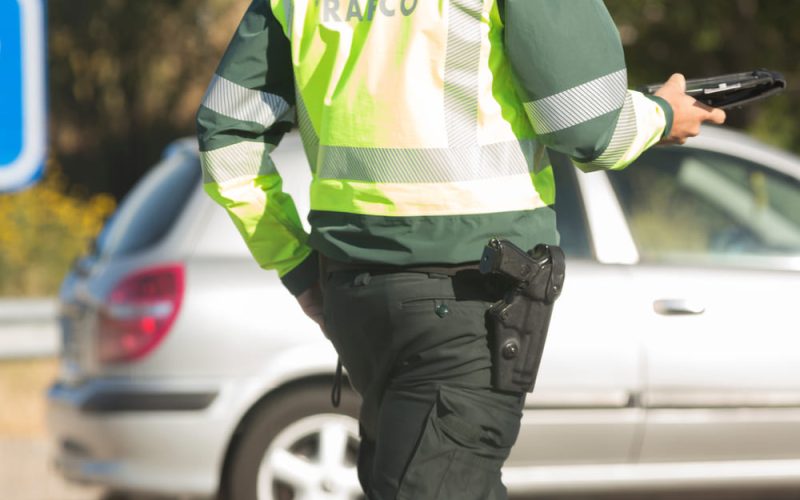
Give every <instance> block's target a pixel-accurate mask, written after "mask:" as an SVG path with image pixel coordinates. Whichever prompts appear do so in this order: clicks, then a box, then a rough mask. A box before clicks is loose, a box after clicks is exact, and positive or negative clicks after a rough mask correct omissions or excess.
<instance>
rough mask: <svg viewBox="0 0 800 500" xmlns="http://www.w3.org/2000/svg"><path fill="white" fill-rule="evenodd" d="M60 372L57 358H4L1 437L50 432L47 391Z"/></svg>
mask: <svg viewBox="0 0 800 500" xmlns="http://www.w3.org/2000/svg"><path fill="white" fill-rule="evenodd" d="M57 372H58V360H57V359H55V358H42V359H23V360H6V361H0V438H3V437H42V436H44V435H45V434H46V432H47V430H46V426H45V392H46V391H47V387H48V386H49V385H50V383H51V382H52V381H53V380H54V379H55V377H56V374H57Z"/></svg>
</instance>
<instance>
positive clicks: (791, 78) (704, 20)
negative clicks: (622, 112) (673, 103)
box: [606, 0, 800, 152]
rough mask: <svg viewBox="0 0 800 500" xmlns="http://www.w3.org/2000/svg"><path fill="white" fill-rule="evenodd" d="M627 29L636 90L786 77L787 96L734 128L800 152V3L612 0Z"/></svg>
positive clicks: (749, 111)
mask: <svg viewBox="0 0 800 500" xmlns="http://www.w3.org/2000/svg"><path fill="white" fill-rule="evenodd" d="M606 5H607V6H608V8H609V10H610V11H611V14H612V15H613V17H614V21H615V22H616V23H617V26H618V27H619V31H620V35H621V37H622V41H623V44H624V45H625V55H626V60H627V63H628V71H629V75H630V82H631V85H632V86H638V85H642V84H645V83H651V82H658V81H663V80H665V79H666V78H667V77H668V76H669V75H670V74H672V73H674V72H680V73H683V74H684V75H686V77H687V78H700V77H705V76H712V75H716V74H721V73H737V72H740V71H749V70H753V69H756V68H767V69H771V70H774V71H780V72H782V73H783V74H784V76H786V78H787V80H788V82H789V89H788V91H787V92H785V93H784V94H783V95H781V96H778V97H773V98H770V99H768V100H766V101H762V102H760V103H758V104H755V105H751V106H748V107H746V108H743V109H740V110H732V111H729V112H728V123H727V124H728V125H731V126H734V127H738V128H741V129H744V130H746V131H747V132H749V133H750V134H751V135H753V136H755V137H757V138H758V139H760V140H762V141H764V142H768V143H771V144H774V145H776V146H778V147H781V148H785V149H789V150H792V151H795V152H800V120H798V116H800V91H798V89H800V58H798V57H797V50H798V48H800V29H798V26H797V19H800V1H798V0H781V1H776V0H703V1H702V2H689V1H679V0H606Z"/></svg>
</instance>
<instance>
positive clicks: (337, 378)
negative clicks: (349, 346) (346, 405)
mask: <svg viewBox="0 0 800 500" xmlns="http://www.w3.org/2000/svg"><path fill="white" fill-rule="evenodd" d="M341 402H342V358H339V359H338V360H336V375H334V377H333V387H331V404H332V405H333V407H334V408H338V407H339V403H341Z"/></svg>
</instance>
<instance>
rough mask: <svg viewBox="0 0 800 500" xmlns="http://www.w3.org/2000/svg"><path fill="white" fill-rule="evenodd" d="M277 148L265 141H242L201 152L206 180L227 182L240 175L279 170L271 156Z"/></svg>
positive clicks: (246, 175) (254, 174) (253, 174)
mask: <svg viewBox="0 0 800 500" xmlns="http://www.w3.org/2000/svg"><path fill="white" fill-rule="evenodd" d="M274 149H275V146H273V145H272V144H266V143H263V142H240V143H237V144H232V145H230V146H225V147H224V148H218V149H214V150H211V151H201V152H200V162H201V163H202V165H203V181H204V182H226V181H229V180H231V179H237V178H240V177H248V176H256V175H264V174H271V173H275V172H277V170H276V169H275V164H274V163H272V159H271V158H270V157H269V153H271V152H272V151H273V150H274Z"/></svg>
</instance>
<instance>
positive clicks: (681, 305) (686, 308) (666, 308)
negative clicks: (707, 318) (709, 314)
mask: <svg viewBox="0 0 800 500" xmlns="http://www.w3.org/2000/svg"><path fill="white" fill-rule="evenodd" d="M653 310H654V311H655V312H656V313H658V314H662V315H664V316H675V315H678V314H703V313H704V312H705V310H706V308H705V306H703V305H702V304H698V303H697V302H694V301H691V300H686V299H660V300H656V301H655V302H653Z"/></svg>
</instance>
